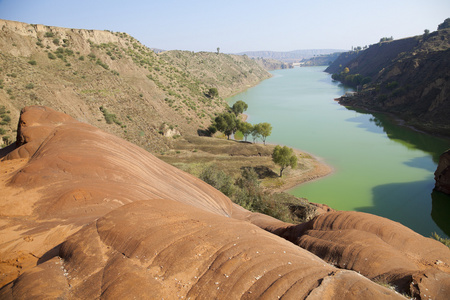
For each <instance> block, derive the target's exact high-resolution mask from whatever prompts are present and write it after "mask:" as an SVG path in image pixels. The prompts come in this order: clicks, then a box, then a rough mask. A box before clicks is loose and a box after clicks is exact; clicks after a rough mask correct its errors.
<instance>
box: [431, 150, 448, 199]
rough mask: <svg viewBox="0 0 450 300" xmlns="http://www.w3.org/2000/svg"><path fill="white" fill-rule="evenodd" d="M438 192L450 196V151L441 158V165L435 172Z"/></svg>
mask: <svg viewBox="0 0 450 300" xmlns="http://www.w3.org/2000/svg"><path fill="white" fill-rule="evenodd" d="M434 180H435V181H436V184H435V188H436V190H438V191H440V192H443V193H446V194H450V149H449V150H447V151H446V152H444V153H443V154H442V155H441V157H440V158H439V164H438V167H437V169H436V172H434Z"/></svg>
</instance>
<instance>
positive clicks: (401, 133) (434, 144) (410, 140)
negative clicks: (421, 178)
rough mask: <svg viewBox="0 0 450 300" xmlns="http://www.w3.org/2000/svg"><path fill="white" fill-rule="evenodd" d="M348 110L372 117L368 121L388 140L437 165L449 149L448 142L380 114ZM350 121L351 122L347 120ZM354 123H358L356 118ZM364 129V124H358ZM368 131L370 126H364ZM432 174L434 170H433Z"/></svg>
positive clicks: (449, 141) (449, 144)
mask: <svg viewBox="0 0 450 300" xmlns="http://www.w3.org/2000/svg"><path fill="white" fill-rule="evenodd" d="M347 109H348V110H352V111H355V112H357V113H359V114H367V115H372V117H371V118H369V121H370V122H371V123H373V124H375V125H376V126H377V127H379V128H381V129H382V130H383V132H384V133H386V135H387V136H388V137H389V139H391V140H393V141H396V142H398V143H400V144H402V145H404V146H405V147H407V148H409V149H418V150H422V151H424V152H426V153H428V154H430V155H431V156H432V158H433V161H434V162H435V163H436V164H437V163H438V162H439V156H440V155H441V154H442V153H444V152H445V151H446V150H447V149H448V148H449V147H450V140H449V139H445V138H439V137H436V136H432V135H429V134H426V133H423V132H420V131H417V130H413V129H411V128H409V127H407V126H401V125H398V124H396V123H397V122H396V121H395V120H393V118H392V117H390V116H388V115H385V114H381V113H368V112H365V111H363V110H360V109H355V108H350V107H347ZM349 121H352V120H349ZM354 121H356V122H357V121H358V120H357V119H356V118H355V119H354ZM360 125H361V127H364V125H365V124H364V122H363V123H361V124H360ZM365 128H366V129H368V130H370V129H371V128H372V126H366V127H365ZM433 172H434V170H433Z"/></svg>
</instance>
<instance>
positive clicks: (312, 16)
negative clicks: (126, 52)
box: [0, 0, 450, 53]
mask: <svg viewBox="0 0 450 300" xmlns="http://www.w3.org/2000/svg"><path fill="white" fill-rule="evenodd" d="M449 17H450V0H371V1H364V0H358V1H354V0H333V1H332V0H309V1H304V0H296V1H295V0H277V1H275V0H271V1H268V0H239V1H237V0H226V1H217V0H158V1H154V0H149V1H139V0H109V1H104V0H89V1H87V0H72V1H65V0H40V1H39V0H0V19H6V20H14V21H20V22H25V23H32V24H44V25H50V26H60V27H68V28H83V29H99V30H104V29H108V30H112V31H120V32H127V33H128V34H130V35H132V36H133V37H135V38H136V39H138V40H139V41H141V42H142V43H143V44H145V45H146V46H148V47H150V48H161V49H165V50H172V49H180V50H190V51H216V49H217V47H220V49H221V52H226V53H236V52H242V51H253V50H272V51H290V50H298V49H329V48H333V49H350V48H351V47H352V46H365V45H370V44H373V43H376V42H378V41H379V40H380V38H382V37H384V36H387V37H390V36H393V37H394V39H399V38H404V37H409V36H413V35H419V34H422V33H423V31H424V29H429V30H430V31H435V30H436V29H437V26H438V24H440V23H442V22H443V21H444V20H445V19H446V18H449Z"/></svg>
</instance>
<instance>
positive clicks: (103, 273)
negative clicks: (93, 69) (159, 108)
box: [0, 106, 450, 299]
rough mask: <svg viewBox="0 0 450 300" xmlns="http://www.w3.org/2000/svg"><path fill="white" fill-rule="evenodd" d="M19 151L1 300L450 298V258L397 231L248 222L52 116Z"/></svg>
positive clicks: (10, 177) (131, 153) (359, 221)
mask: <svg viewBox="0 0 450 300" xmlns="http://www.w3.org/2000/svg"><path fill="white" fill-rule="evenodd" d="M18 141H19V143H18V145H17V148H16V149H15V150H12V151H10V152H9V154H7V155H6V156H5V157H4V158H3V159H2V160H1V161H0V167H1V170H2V172H1V174H0V189H1V190H2V193H1V195H0V226H1V228H2V231H1V233H0V271H1V272H0V274H1V277H0V282H1V283H0V286H1V287H2V288H1V289H0V298H1V299H29V298H58V297H60V298H70V299H71V298H73V299H95V298H105V299H122V298H125V299H127V298H139V299H142V298H171V299H173V298H181V297H183V298H189V297H190V298H191V299H193V298H198V299H213V298H217V299H238V298H248V299H259V298H268V299H277V298H278V297H283V298H286V299H306V298H308V299H335V298H336V297H339V298H345V299H389V298H399V299H401V298H402V296H401V295H400V294H398V293H396V292H394V291H393V290H391V289H388V288H386V287H383V286H381V285H379V284H376V283H374V282H373V281H371V280H370V279H377V278H383V280H385V281H386V282H388V283H389V282H390V283H394V284H396V285H398V286H400V287H401V288H402V289H403V290H404V291H407V292H411V293H412V294H413V295H414V296H416V297H418V298H424V299H428V297H429V296H431V297H432V298H433V299H445V298H444V297H443V295H448V292H449V286H450V283H449V276H450V275H449V263H450V254H449V250H448V248H446V247H445V246H443V245H442V244H440V243H438V242H436V241H433V240H430V239H427V238H424V237H422V236H420V235H419V234H417V233H415V232H413V231H411V230H409V229H407V228H406V227H404V226H402V225H400V224H398V223H395V222H392V221H390V220H387V219H384V218H380V217H376V216H372V215H368V214H363V213H352V212H330V213H326V214H324V215H322V216H319V217H316V218H314V219H313V220H312V221H310V222H307V223H304V224H300V225H293V224H286V223H283V222H281V221H278V220H275V219H273V218H271V217H268V216H265V215H262V214H256V213H251V212H249V211H247V210H245V209H243V208H241V207H239V206H237V205H235V204H233V203H231V201H230V200H229V199H228V198H227V197H225V196H224V195H223V194H221V193H220V192H218V191H217V190H215V189H214V188H212V187H210V186H209V185H207V184H205V183H204V182H202V181H200V180H199V179H197V178H195V177H193V176H191V175H189V174H187V173H184V172H182V171H180V170H178V169H176V168H174V167H172V166H170V165H167V164H165V163H164V162H162V161H160V160H158V159H156V158H155V157H154V156H152V155H151V154H149V153H148V152H146V151H144V150H142V149H140V148H138V147H137V146H135V145H133V144H130V143H128V142H125V141H123V140H121V139H119V138H117V137H115V136H112V135H110V134H107V133H105V132H103V131H101V130H99V129H97V128H95V127H92V126H90V125H87V124H82V123H79V122H77V121H76V120H74V119H72V118H70V117H68V116H67V115H64V114H61V113H58V112H55V111H53V110H51V109H49V108H46V107H39V106H34V107H27V108H25V109H24V110H23V111H22V115H21V120H20V126H19V129H18ZM274 233H275V234H274ZM278 235H280V236H282V237H284V238H285V239H283V238H282V237H280V236H278ZM327 261H328V262H329V263H327ZM330 263H331V264H330Z"/></svg>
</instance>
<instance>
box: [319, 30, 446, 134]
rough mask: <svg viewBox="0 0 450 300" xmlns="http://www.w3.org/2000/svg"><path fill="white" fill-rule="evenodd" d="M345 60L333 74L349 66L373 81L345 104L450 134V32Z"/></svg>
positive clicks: (389, 45)
mask: <svg viewBox="0 0 450 300" xmlns="http://www.w3.org/2000/svg"><path fill="white" fill-rule="evenodd" d="M341 56H342V57H341V59H338V60H336V61H335V62H334V63H333V65H332V66H330V67H329V68H328V69H327V71H328V72H331V73H340V72H342V71H343V69H344V68H345V67H347V68H348V70H349V73H348V75H356V74H360V75H361V76H362V77H363V78H366V77H367V78H371V82H370V83H368V84H365V85H362V84H361V85H359V86H358V93H357V94H356V95H355V96H353V97H342V98H341V100H340V103H341V104H343V105H347V106H354V107H359V108H364V109H369V110H376V111H381V112H389V113H393V114H395V115H396V116H398V117H400V118H403V119H404V120H405V121H407V122H408V123H409V124H410V125H413V126H416V127H418V128H421V129H423V130H427V131H430V132H434V133H440V134H445V135H450V119H449V118H448V116H449V115H450V96H449V95H450V77H449V76H448V74H449V70H450V29H443V30H439V31H436V32H433V33H431V34H429V35H423V36H416V37H411V38H406V39H401V40H394V41H390V42H384V43H379V44H374V45H371V46H370V47H369V48H368V49H366V50H363V51H360V52H358V53H356V52H353V53H350V54H342V55H341ZM340 62H341V63H340Z"/></svg>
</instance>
